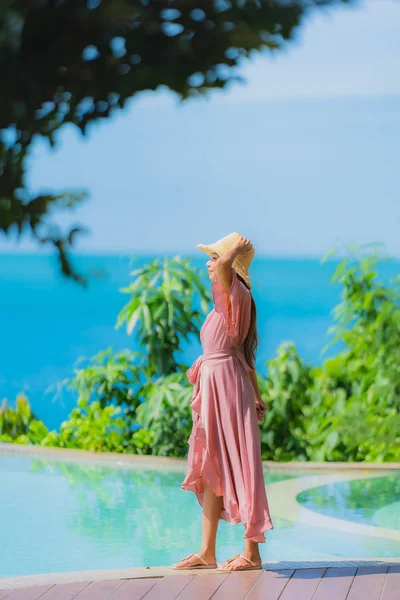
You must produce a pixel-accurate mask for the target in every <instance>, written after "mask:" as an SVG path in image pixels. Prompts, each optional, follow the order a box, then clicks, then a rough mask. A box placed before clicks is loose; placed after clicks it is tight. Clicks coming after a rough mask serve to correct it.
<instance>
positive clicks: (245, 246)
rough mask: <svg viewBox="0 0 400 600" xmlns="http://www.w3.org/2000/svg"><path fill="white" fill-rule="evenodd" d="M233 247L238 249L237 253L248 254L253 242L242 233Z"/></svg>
mask: <svg viewBox="0 0 400 600" xmlns="http://www.w3.org/2000/svg"><path fill="white" fill-rule="evenodd" d="M232 247H233V248H234V249H235V250H236V253H237V254H246V252H248V251H249V250H251V249H252V247H253V244H252V243H251V242H250V240H248V239H247V238H245V237H244V236H243V235H241V236H239V238H238V239H237V240H236V242H235V243H234V244H233V246H232Z"/></svg>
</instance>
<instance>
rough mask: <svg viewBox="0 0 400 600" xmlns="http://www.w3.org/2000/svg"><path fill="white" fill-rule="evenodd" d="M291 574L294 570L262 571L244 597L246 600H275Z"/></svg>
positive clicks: (279, 595)
mask: <svg viewBox="0 0 400 600" xmlns="http://www.w3.org/2000/svg"><path fill="white" fill-rule="evenodd" d="M293 573H294V569H281V570H279V571H264V572H263V573H262V574H261V576H260V577H259V578H258V579H257V581H256V582H255V584H254V586H253V587H252V588H251V590H250V592H249V594H248V596H246V600H277V599H278V598H280V597H281V594H282V592H283V590H284V589H285V587H286V586H287V584H288V582H289V581H290V578H291V576H292V575H293Z"/></svg>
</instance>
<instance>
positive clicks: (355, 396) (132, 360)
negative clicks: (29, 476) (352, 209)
mask: <svg viewBox="0 0 400 600" xmlns="http://www.w3.org/2000/svg"><path fill="white" fill-rule="evenodd" d="M380 260H382V259H381V258H379V257H378V256H377V255H376V254H372V255H370V256H367V257H363V256H362V255H360V254H358V253H355V252H354V251H353V252H352V253H351V256H350V257H349V258H346V259H345V260H343V261H342V262H341V263H340V264H339V266H338V267H337V269H336V270H335V272H334V274H333V276H332V281H333V282H337V283H339V284H340V285H342V286H343V291H342V301H341V303H340V304H339V305H338V306H337V307H336V308H335V309H334V311H333V316H334V321H335V324H334V326H333V327H331V329H330V333H331V334H332V340H331V341H330V344H331V343H334V342H337V341H341V342H342V345H343V350H341V351H340V352H339V353H338V354H337V355H336V356H334V357H330V358H327V359H325V361H324V362H323V363H322V365H321V366H317V367H313V366H312V365H308V364H304V362H303V361H302V359H301V357H300V356H299V355H298V352H297V350H296V347H295V344H294V343H293V342H284V343H282V344H281V345H280V346H279V348H278V352H277V356H276V357H274V358H272V359H270V360H269V361H267V363H266V364H267V367H268V372H267V375H266V376H265V377H263V376H258V380H259V386H260V391H261V395H262V397H263V399H264V401H265V402H266V404H267V406H268V410H267V413H266V415H265V418H264V420H263V421H262V423H261V424H260V435H261V453H262V458H263V459H264V460H275V461H290V460H310V461H311V460H312V461H367V462H368V461H375V462H380V461H399V460H400V366H399V365H400V350H399V344H398V340H399V339H400V291H399V285H400V277H399V276H397V277H395V278H392V280H391V281H390V282H389V286H387V287H385V286H384V285H383V284H382V282H380V281H379V280H378V279H377V276H378V271H377V264H378V262H379V261H380ZM132 274H133V275H136V276H137V278H136V280H135V281H134V283H133V284H131V285H130V286H129V287H128V288H125V289H124V290H123V291H125V292H128V293H129V294H131V295H132V298H131V299H130V301H129V302H128V304H127V305H126V306H125V307H124V308H123V309H122V311H121V313H120V315H119V316H118V326H120V325H121V324H122V323H127V327H128V328H130V332H132V331H133V330H134V329H135V326H136V325H138V330H139V337H141V338H142V341H143V345H144V347H145V348H146V350H147V353H148V356H149V358H147V357H143V355H142V354H141V353H137V352H130V351H129V350H126V351H123V352H120V353H118V354H115V355H113V353H112V351H111V349H110V348H109V349H108V350H106V351H104V352H100V353H99V354H97V355H96V356H95V357H93V358H92V359H91V360H90V361H89V363H88V364H87V365H86V366H85V367H84V368H82V369H76V370H75V377H74V378H73V379H72V380H71V381H67V382H64V383H66V384H68V388H69V389H74V390H75V391H76V392H77V394H78V406H77V408H75V409H74V410H73V411H72V413H71V415H70V417H69V419H68V420H67V421H65V422H64V423H63V424H62V425H61V429H60V432H55V431H52V432H49V431H48V430H47V428H46V427H45V425H44V424H43V423H42V422H41V421H39V420H37V419H36V418H35V416H34V415H33V414H32V411H31V409H30V406H29V403H28V401H27V399H26V398H25V397H24V396H22V395H20V396H19V397H18V398H17V402H16V408H15V409H13V408H10V407H8V406H7V404H6V402H3V405H2V407H1V409H0V441H16V442H17V443H33V444H41V445H53V446H59V447H63V448H82V449H88V450H93V451H98V452H104V451H111V452H131V453H137V454H156V455H159V456H176V457H178V456H181V457H184V456H186V452H187V448H188V447H187V441H188V438H189V435H190V433H191V428H192V414H191V408H190V400H191V397H192V392H193V387H192V385H190V384H189V382H188V379H187V376H186V371H187V367H185V365H179V364H176V363H174V360H173V358H172V357H170V359H169V361H168V360H167V357H166V356H164V354H163V344H162V343H161V341H160V340H164V344H165V347H166V348H168V351H169V352H170V353H171V355H172V353H173V352H174V351H175V350H176V351H179V350H180V349H179V343H178V337H177V335H176V331H175V328H177V329H178V331H179V332H180V333H182V335H183V337H185V339H187V335H188V334H189V333H194V332H196V333H197V332H198V329H197V323H196V321H198V320H199V318H200V317H201V314H200V313H199V312H198V311H194V310H192V308H191V306H192V298H191V293H192V291H193V289H197V291H198V292H199V293H200V296H201V303H202V308H203V310H205V309H206V308H207V304H208V295H207V293H206V292H205V290H204V288H203V284H202V283H201V280H200V279H199V278H198V276H197V274H196V273H195V272H194V271H193V272H190V270H189V268H188V265H187V264H186V262H183V263H182V265H181V264H180V263H179V264H178V263H177V261H176V259H174V260H173V261H171V262H168V261H167V260H165V261H164V263H163V267H162V268H160V266H159V263H158V261H155V262H154V263H152V264H150V265H147V267H144V268H143V269H138V270H136V271H133V272H132ZM158 283H159V284H160V285H157V284H158ZM145 306H147V308H148V311H146V309H145V308H144V307H145ZM139 307H142V312H141V313H140V312H137V311H138V309H139ZM193 321H194V322H195V324H193ZM185 334H186V335H185ZM325 349H326V348H325ZM325 349H324V350H325ZM165 352H166V350H165ZM146 358H147V362H146ZM174 365H175V366H174ZM161 366H163V368H164V369H165V372H161V373H160V370H161V369H160V367H161ZM168 369H174V370H173V371H172V372H168ZM135 385H136V386H137V389H136V390H134V386H135Z"/></svg>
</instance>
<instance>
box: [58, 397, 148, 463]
mask: <svg viewBox="0 0 400 600" xmlns="http://www.w3.org/2000/svg"><path fill="white" fill-rule="evenodd" d="M132 436H133V431H132V429H131V420H130V419H127V418H126V415H125V413H124V411H123V410H122V408H121V407H120V406H112V405H111V406H105V407H102V406H101V404H100V402H97V401H95V402H92V403H91V404H88V403H87V402H86V401H85V400H83V399H82V398H81V399H80V400H79V401H78V407H77V408H75V409H73V411H72V412H71V415H70V418H69V420H68V421H64V423H62V425H61V429H60V433H59V434H58V435H57V436H56V437H55V440H54V441H55V443H54V445H56V446H59V447H60V448H84V449H85V450H91V451H93V452H131V453H135V450H136V446H135V441H134V439H133V438H132ZM145 441H146V440H145V438H143V437H142V439H141V440H140V442H141V445H142V450H143V447H144V448H145V447H146V446H145V445H144V444H143V442H145ZM141 453H145V452H141Z"/></svg>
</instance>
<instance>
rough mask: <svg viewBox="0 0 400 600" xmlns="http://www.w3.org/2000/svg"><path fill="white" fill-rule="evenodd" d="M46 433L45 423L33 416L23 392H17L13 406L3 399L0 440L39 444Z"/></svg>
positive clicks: (0, 411)
mask: <svg viewBox="0 0 400 600" xmlns="http://www.w3.org/2000/svg"><path fill="white" fill-rule="evenodd" d="M47 434H48V429H47V427H46V425H45V424H44V423H43V422H42V421H40V420H39V419H37V418H36V417H35V415H34V414H33V412H32V409H31V406H30V404H29V401H28V398H27V397H26V396H25V395H24V394H18V396H17V398H16V402H15V408H13V407H12V406H8V405H7V401H6V400H3V403H2V405H1V407H0V441H1V442H10V443H12V442H16V443H18V444H40V443H41V442H42V440H43V439H44V438H45V437H46V435H47Z"/></svg>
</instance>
